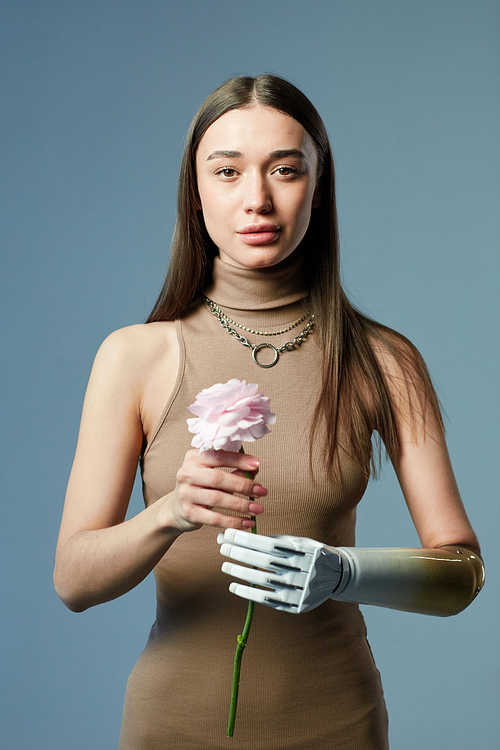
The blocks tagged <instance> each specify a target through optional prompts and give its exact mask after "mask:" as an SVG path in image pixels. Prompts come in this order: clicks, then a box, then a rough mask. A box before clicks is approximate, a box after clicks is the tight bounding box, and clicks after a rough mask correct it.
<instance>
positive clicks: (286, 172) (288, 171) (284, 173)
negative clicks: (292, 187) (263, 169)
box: [275, 166, 299, 177]
mask: <svg viewBox="0 0 500 750" xmlns="http://www.w3.org/2000/svg"><path fill="white" fill-rule="evenodd" d="M275 174H279V176H280V177H293V176H295V175H297V174H299V170H298V169H297V168H296V167H288V166H283V167H278V168H277V169H276V170H275Z"/></svg>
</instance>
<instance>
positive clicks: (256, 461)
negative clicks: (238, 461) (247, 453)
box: [248, 458, 260, 469]
mask: <svg viewBox="0 0 500 750" xmlns="http://www.w3.org/2000/svg"><path fill="white" fill-rule="evenodd" d="M248 465H249V466H253V467H254V468H255V469H257V467H259V466H260V461H259V459H258V458H249V459H248Z"/></svg>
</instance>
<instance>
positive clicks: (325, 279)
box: [55, 75, 482, 750]
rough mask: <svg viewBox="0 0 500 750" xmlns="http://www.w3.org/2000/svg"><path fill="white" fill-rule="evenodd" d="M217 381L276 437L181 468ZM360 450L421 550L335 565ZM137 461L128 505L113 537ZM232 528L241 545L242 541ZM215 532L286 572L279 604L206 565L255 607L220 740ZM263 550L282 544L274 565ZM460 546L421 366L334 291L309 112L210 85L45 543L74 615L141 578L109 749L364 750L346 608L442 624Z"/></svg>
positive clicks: (407, 348)
mask: <svg viewBox="0 0 500 750" xmlns="http://www.w3.org/2000/svg"><path fill="white" fill-rule="evenodd" d="M287 342H292V343H291V344H289V345H288V346H285V345H286V344H287ZM231 378H238V379H240V380H243V379H246V380H247V382H256V383H258V385H259V390H261V391H263V392H264V394H265V395H266V396H268V397H270V399H271V405H272V410H273V411H274V412H275V413H276V414H277V415H278V418H277V422H276V425H275V426H274V427H273V430H272V434H271V435H269V436H267V437H266V438H265V439H264V440H261V441H259V442H258V443H256V444H254V445H253V446H251V451H250V449H248V450H249V453H247V454H246V455H243V454H240V453H231V452H223V451H221V452H218V453H202V454H201V455H200V454H199V453H198V451H195V450H191V449H190V441H191V437H192V436H191V435H190V434H189V432H188V430H187V425H186V419H187V418H188V417H189V416H190V414H189V412H188V411H187V407H188V406H189V405H190V404H191V403H192V402H193V401H194V399H195V396H196V394H197V393H198V392H199V391H201V390H202V389H203V388H208V387H210V386H211V385H213V384H215V383H224V382H226V381H228V380H229V379H231ZM374 432H376V433H377V434H378V435H379V436H380V437H381V439H382V440H383V442H384V444H385V447H386V449H387V451H388V453H389V455H390V457H391V460H392V462H393V464H394V466H395V469H396V472H397V475H398V478H399V481H400V484H401V487H402V490H403V493H404V496H405V498H406V501H407V503H408V507H409V510H410V513H411V515H412V518H413V520H414V523H415V526H416V528H417V531H418V533H419V536H420V539H421V542H422V545H423V548H424V551H423V552H422V551H421V552H418V551H416V550H412V551H407V550H397V551H394V550H382V551H381V550H366V551H364V552H359V551H357V550H356V549H355V548H354V524H355V512H356V505H357V504H358V502H359V501H360V499H361V497H362V496H363V493H364V491H365V488H366V485H367V481H368V478H369V475H370V469H371V468H374V467H375V465H376V457H375V459H374V457H373V456H372V434H373V433H374ZM247 448H248V446H247ZM138 461H140V464H141V470H142V476H143V484H144V498H145V505H146V508H145V510H144V511H142V512H141V513H139V514H138V515H137V516H135V517H134V518H131V519H130V520H127V521H124V519H125V514H126V511H127V506H128V502H129V496H130V492H131V489H132V484H133V481H134V476H135V472H136V467H137V463H138ZM245 472H251V475H252V477H253V479H248V478H247V477H246V476H245ZM253 516H255V517H256V518H257V520H258V527H259V534H258V535H257V536H255V535H248V534H242V533H241V532H242V531H243V532H244V531H245V530H246V531H248V530H249V529H250V528H251V527H253V525H254V521H253V520H252V517H253ZM221 530H222V532H225V535H224V537H223V538H221V539H220V541H221V542H223V546H222V552H223V553H224V554H226V555H228V556H230V557H233V558H235V559H238V560H240V561H241V560H242V561H243V562H249V563H250V564H252V563H255V562H257V565H258V567H259V568H265V567H266V566H267V567H269V566H270V567H271V569H274V570H275V571H276V570H277V568H276V566H275V565H274V567H273V562H272V561H271V562H270V560H271V558H272V555H277V558H276V560H277V562H278V563H279V560H280V559H281V560H282V558H283V556H284V557H285V558H293V560H294V561H296V560H297V559H299V558H300V559H303V560H306V559H307V561H308V562H307V565H306V566H305V567H303V572H302V573H299V571H297V570H296V568H300V564H295V562H294V564H293V565H290V563H287V567H286V571H287V572H286V576H289V577H288V578H287V577H286V576H285V578H281V582H280V583H278V584H276V583H274V584H269V574H268V573H263V572H262V571H255V570H254V571H253V572H250V573H248V572H245V570H248V569H244V568H240V567H239V566H236V567H235V566H232V565H231V564H230V563H226V564H225V565H224V571H225V572H230V573H233V574H236V575H237V576H238V577H239V578H243V579H244V580H247V581H248V582H252V581H255V580H256V582H257V583H261V584H263V585H264V586H267V590H266V591H264V590H262V589H251V588H249V587H246V586H241V585H235V584H232V586H231V589H232V591H235V592H236V593H238V594H241V595H243V596H247V597H253V598H256V599H257V600H258V601H262V602H263V603H264V604H267V605H269V606H266V607H260V608H258V610H257V611H256V614H255V617H254V622H253V625H252V632H251V651H250V649H249V650H248V651H247V655H246V657H245V663H244V672H243V679H242V686H241V690H240V697H239V706H238V718H237V725H236V730H235V736H234V738H233V739H232V740H230V741H229V740H227V739H226V737H225V727H226V721H227V712H228V705H229V696H230V691H231V684H230V683H231V675H232V661H233V655H234V647H235V642H236V636H237V634H238V633H240V632H241V628H242V623H243V621H244V618H245V611H246V606H245V602H244V601H242V600H241V599H240V598H238V597H237V596H233V594H232V593H231V592H230V591H228V588H227V579H226V578H225V576H224V575H222V574H221V571H220V566H221V558H220V555H219V548H218V546H217V544H216V541H217V536H218V532H220V531H221ZM267 535H287V536H286V538H285V539H282V540H281V542H280V543H279V544H278V545H276V544H275V542H273V540H269V539H268V537H267ZM248 539H251V543H250V544H248ZM373 541H374V544H375V545H376V543H377V540H376V539H374V540H373ZM276 546H277V547H278V549H277V550H276ZM443 546H446V547H447V548H446V549H444V550H443V549H441V548H442V547H443ZM438 548H439V549H438ZM478 549H479V547H478V541H477V539H476V536H475V534H474V532H473V530H472V528H471V526H470V523H469V521H468V519H467V516H466V514H465V511H464V509H463V506H462V503H461V500H460V496H459V493H458V489H457V487H456V484H455V480H454V477H453V472H452V469H451V465H450V461H449V458H448V453H447V450H446V444H445V441H444V437H443V428H442V421H441V417H440V414H439V407H438V403H437V399H436V396H435V394H434V391H433V388H432V385H431V383H430V380H429V377H428V374H427V372H426V369H425V365H424V364H423V362H422V360H421V358H420V356H419V354H418V353H417V352H416V350H415V349H414V348H413V346H412V345H411V344H410V343H409V342H408V341H407V340H406V339H404V338H403V337H402V336H400V335H399V334H397V333H395V332H394V331H392V330H390V329H388V328H385V327H384V326H382V325H380V324H378V323H375V322H374V321H371V320H369V319H368V318H367V317H365V316H363V315H361V314H360V313H359V312H357V311H356V310H355V309H354V308H353V307H352V306H351V305H350V303H349V302H348V300H347V299H346V296H345V294H344V292H343V290H342V287H341V285H340V280H339V261H338V235H337V220H336V209H335V190H334V173H333V163H332V157H331V151H330V146H329V143H328V138H327V135H326V132H325V129H324V126H323V123H322V121H321V119H320V117H319V115H318V114H317V112H316V110H315V109H314V107H313V106H312V104H311V103H310V102H309V101H308V99H307V98H306V97H305V96H304V95H303V94H302V93H301V92H300V91H298V90H297V89H296V88H295V87H294V86H292V85H291V84H290V83H288V82H286V81H284V80H283V79H280V78H277V77H274V76H269V75H263V76H258V77H257V78H255V79H253V78H247V77H240V78H235V79H232V80H230V81H228V82H227V83H225V84H223V85H222V86H221V87H220V88H219V89H217V90H216V91H215V92H214V93H213V94H211V96H210V97H209V98H208V99H207V100H206V102H205V103H204V104H203V105H202V107H201V109H200V110H199V112H198V114H197V115H196V117H195V119H194V121H193V124H192V126H191V129H190V131H189V134H188V138H187V143H186V148H185V152H184V158H183V162H182V167H181V175H180V180H179V198H178V216H177V224H176V229H175V234H174V239H173V245H172V253H171V260H170V265H169V269H168V274H167V280H166V283H165V286H164V288H163V290H162V292H161V294H160V297H159V299H158V301H157V303H156V305H155V307H154V309H153V312H152V313H151V315H150V317H149V320H148V322H147V324H145V325H138V326H132V327H131V328H126V329H123V330H120V331H117V332H116V333H114V334H112V335H111V336H110V337H109V338H108V339H107V340H106V341H105V342H104V344H103V345H102V347H101V349H100V351H99V353H98V355H97V358H96V361H95V365H94V368H93V371H92V375H91V378H90V382H89V387H88V391H87V395H86V398H85V405H84V410H83V417H82V425H81V430H80V436H79V441H78V447H77V452H76V457H75V462H74V466H73V470H72V472H71V477H70V481H69V486H68V492H67V497H66V503H65V508H64V514H63V520H62V525H61V532H60V537H59V542H58V549H57V557H56V567H55V585H56V589H57V591H58V593H59V595H60V597H61V598H62V600H63V601H64V603H65V604H66V605H67V606H68V607H69V608H70V609H72V610H74V611H82V610H84V609H86V608H87V607H90V606H93V605H95V604H99V603H101V602H105V601H108V600H110V599H113V598H115V597H118V596H120V595H122V594H124V593H126V592H127V591H129V590H130V589H131V588H133V587H134V586H136V585H137V584H138V583H139V582H140V581H141V580H142V579H143V578H144V577H145V576H146V575H147V574H148V573H149V572H150V571H151V570H153V569H154V570H155V576H156V580H157V595H158V608H157V619H156V622H155V624H154V625H153V628H152V630H151V635H150V638H149V642H148V644H147V646H146V649H145V650H144V652H143V654H142V655H141V657H140V658H139V661H138V663H137V665H136V666H135V668H134V670H133V672H132V675H131V676H130V679H129V682H128V687H127V695H126V700H125V709H124V719H123V726H122V734H121V740H120V748H121V749H122V750H153V749H154V750H160V748H161V750H164V749H165V748H173V749H174V748H175V750H179V749H180V748H186V749H189V750H196V749H197V748H200V750H201V749H202V748H203V750H206V748H211V749H215V748H222V747H225V746H226V744H227V742H228V741H229V742H231V744H232V747H233V748H236V749H237V750H244V749H248V750H258V749H260V750H278V748H286V750H299V748H300V749H303V750H309V749H310V748H312V747H314V748H316V750H321V749H322V748H325V749H326V748H328V749H331V748H336V749H340V748H348V749H349V750H380V749H381V748H386V747H387V717H386V711H385V706H384V701H383V695H382V688H381V684H380V679H379V675H378V672H377V670H376V668H375V665H374V663H373V659H372V656H371V653H370V649H369V646H368V644H367V641H366V632H365V626H364V622H363V619H362V616H361V614H360V612H359V609H358V607H357V604H356V603H355V602H359V601H363V602H368V603H374V604H380V605H382V606H392V607H396V608H400V609H407V610H410V611H411V610H413V611H420V612H428V613H434V614H441V615H446V614H453V613H455V612H457V611H459V610H460V609H462V608H463V607H465V606H467V604H468V603H469V602H470V601H471V600H472V598H473V597H474V596H475V594H476V593H477V591H478V590H479V588H480V587H481V583H482V565H481V562H480V558H479V557H478V554H477V553H478ZM263 550H264V551H265V557H259V555H262V554H264V553H263ZM287 550H288V551H287ZM317 550H319V552H316V551H317ZM255 555H256V556H257V557H255ZM275 562H276V561H275ZM282 562H283V561H282ZM285 562H286V560H285ZM290 568H292V570H291V571H290ZM282 570H285V569H283V568H282ZM325 571H326V572H325ZM296 574H299V575H300V576H301V578H300V587H297V578H296V577H294V576H296ZM259 576H261V577H259ZM263 576H264V577H263ZM290 576H291V577H290ZM256 577H257V578H256ZM276 578H277V576H276V575H275V576H274V579H276ZM318 582H321V586H318ZM270 589H271V591H270ZM297 591H298V592H300V593H299V594H298V595H297ZM249 592H250V593H249ZM251 592H253V593H251ZM332 596H333V598H330V597H332ZM337 599H340V600H341V601H337ZM342 599H343V600H344V601H342ZM325 600H326V601H325ZM319 604H321V606H318V605H319ZM276 609H287V610H289V611H292V612H295V613H298V614H299V616H298V617H294V616H291V615H289V614H284V613H282V612H279V611H276Z"/></svg>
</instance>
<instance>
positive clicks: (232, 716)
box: [227, 447, 257, 737]
mask: <svg viewBox="0 0 500 750" xmlns="http://www.w3.org/2000/svg"><path fill="white" fill-rule="evenodd" d="M244 452H245V451H244V450H243V447H241V448H240V453H244ZM245 476H246V478H247V479H253V477H252V475H251V473H250V472H249V471H246V472H245ZM251 518H252V521H255V526H254V527H253V528H252V531H251V533H252V534H256V533H257V522H256V518H255V516H251ZM252 585H253V584H252ZM254 607H255V602H248V610H247V619H246V620H245V626H244V628H243V633H242V634H241V635H239V636H238V637H237V642H238V645H237V646H236V653H235V655H234V667H233V687H232V690H231V705H230V707H229V720H228V723H227V736H228V737H232V736H233V731H234V722H235V720H236V706H237V705H238V690H239V687H240V671H241V659H242V657H243V651H244V650H245V646H246V645H247V640H248V635H249V633H250V625H251V624H252V617H253V610H254Z"/></svg>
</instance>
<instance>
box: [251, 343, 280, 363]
mask: <svg viewBox="0 0 500 750" xmlns="http://www.w3.org/2000/svg"><path fill="white" fill-rule="evenodd" d="M266 348H267V349H272V350H273V352H274V359H273V361H272V362H270V363H269V364H268V365H263V364H262V363H261V362H259V361H258V359H257V352H258V351H260V350H261V349H266ZM279 358H280V353H279V351H278V350H277V349H276V347H275V346H273V345H272V344H259V345H258V346H256V347H255V349H252V359H253V361H254V362H255V364H256V365H259V367H264V368H266V369H267V368H269V367H274V365H275V364H276V362H277V361H278V359H279Z"/></svg>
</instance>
